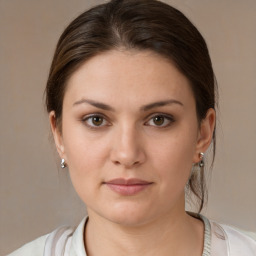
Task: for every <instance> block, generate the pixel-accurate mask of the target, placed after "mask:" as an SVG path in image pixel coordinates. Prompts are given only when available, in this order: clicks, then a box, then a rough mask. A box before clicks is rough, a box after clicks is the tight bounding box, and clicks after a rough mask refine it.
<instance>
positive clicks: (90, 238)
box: [85, 210, 204, 256]
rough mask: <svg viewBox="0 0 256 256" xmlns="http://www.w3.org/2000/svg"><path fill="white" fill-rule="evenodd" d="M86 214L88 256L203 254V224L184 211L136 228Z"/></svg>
mask: <svg viewBox="0 0 256 256" xmlns="http://www.w3.org/2000/svg"><path fill="white" fill-rule="evenodd" d="M88 213H89V220H88V223H87V226H86V235H85V244H86V250H87V255H88V256H98V255H105V256H110V255H111V256H115V255H118V256H120V255H133V256H141V255H148V256H155V255H162V256H165V255H166V256H167V255H168V256H170V255H175V256H179V255H191V256H192V255H196V256H199V255H202V251H203V230H204V228H203V223H202V222H201V221H199V220H197V219H195V218H193V217H191V216H189V215H187V214H186V212H185V211H184V210H183V211H182V212H180V213H179V214H177V213H174V212H173V213H169V214H166V215H165V216H161V218H158V219H156V220H154V221H151V222H149V223H146V224H143V225H140V226H136V227H131V226H122V225H120V224H116V223H113V222H111V221H108V220H106V219H105V218H102V217H100V216H99V215H96V214H92V213H91V214H90V212H89V211H88ZM191 252H193V253H191Z"/></svg>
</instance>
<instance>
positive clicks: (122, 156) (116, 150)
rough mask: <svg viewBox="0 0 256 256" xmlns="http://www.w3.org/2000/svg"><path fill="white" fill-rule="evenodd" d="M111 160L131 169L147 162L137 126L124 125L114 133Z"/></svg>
mask: <svg viewBox="0 0 256 256" xmlns="http://www.w3.org/2000/svg"><path fill="white" fill-rule="evenodd" d="M114 136H115V138H114V139H113V143H112V150H111V161H112V162H113V163H114V164H115V165H122V166H123V167H125V168H127V169H129V168H132V167H134V166H139V165H141V164H142V163H144V162H145V159H146V155H145V151H144V148H143V143H142V141H141V140H142V138H141V135H140V134H139V132H138V131H136V128H135V127H128V126H126V127H123V128H121V129H119V130H118V132H117V133H116V134H115V135H114Z"/></svg>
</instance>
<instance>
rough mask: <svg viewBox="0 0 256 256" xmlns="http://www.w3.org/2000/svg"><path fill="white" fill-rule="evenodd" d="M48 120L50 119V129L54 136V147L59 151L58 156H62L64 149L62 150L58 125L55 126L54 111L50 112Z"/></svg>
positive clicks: (63, 155)
mask: <svg viewBox="0 0 256 256" xmlns="http://www.w3.org/2000/svg"><path fill="white" fill-rule="evenodd" d="M49 121H50V125H51V131H52V135H53V138H54V142H55V146H56V149H57V151H58V153H59V156H60V158H64V157H65V150H64V145H63V140H62V135H61V132H60V130H59V127H58V126H57V122H56V117H55V112H54V111H51V112H50V114H49Z"/></svg>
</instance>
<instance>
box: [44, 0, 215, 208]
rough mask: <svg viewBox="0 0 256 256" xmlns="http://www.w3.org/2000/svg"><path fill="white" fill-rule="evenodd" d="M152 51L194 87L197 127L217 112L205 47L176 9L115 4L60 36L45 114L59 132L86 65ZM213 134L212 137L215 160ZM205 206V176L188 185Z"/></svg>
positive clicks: (145, 0) (140, 0) (147, 1)
mask: <svg viewBox="0 0 256 256" xmlns="http://www.w3.org/2000/svg"><path fill="white" fill-rule="evenodd" d="M120 48H124V49H127V50H129V49H135V50H139V51H143V50H151V51H153V52H156V53H158V54H160V55H161V56H163V57H164V58H167V59H169V60H171V61H172V63H174V65H176V67H177V68H178V69H179V70H180V72H182V73H183V74H184V75H185V76H186V77H187V78H188V80H189V81H190V84H191V88H192V90H193V93H194V97H195V101H196V111H197V117H198V121H199V123H200V122H201V121H202V120H203V119H204V118H205V116H206V113H207V110H208V109H209V108H213V109H215V104H216V103H215V101H216V99H215V98H216V97H215V94H216V91H217V85H216V82H215V77H214V73H213V69H212V64H211V60H210V56H209V53H208V49H207V45H206V43H205V41H204V39H203V37H202V35H201V34H200V33H199V31H198V30H197V29H196V27H195V26H194V25H193V24H192V23H191V22H190V21H189V20H188V19H187V18H186V17H185V16H184V15H183V14H182V13H181V12H180V11H178V10H177V9H175V8H173V7H171V6H169V5H167V4H165V3H163V2H160V1H156V0H112V1H110V2H108V3H104V4H101V5H98V6H96V7H93V8H91V9H90V10H88V11H86V12H84V13H82V14H81V15H79V16H78V17H77V18H76V19H75V20H74V21H72V22H71V24H70V25H69V26H68V27H67V28H66V29H65V31H64V32H63V34H62V35H61V37H60V39H59V41H58V44H57V47H56V51H55V54H54V58H53V61H52V65H51V69H50V73H49V78H48V82H47V86H46V107H47V111H48V112H50V111H52V110H54V111H55V117H56V122H57V124H58V126H59V128H60V130H61V117H62V104H63V98H64V94H65V88H66V84H67V81H68V79H69V77H70V76H71V75H72V74H73V73H74V71H75V70H77V69H78V68H79V67H80V66H81V65H82V64H83V63H84V62H85V61H87V60H89V59H90V58H92V57H93V56H96V55H98V54H100V53H102V52H105V51H108V50H112V49H120ZM214 155H215V130H214V134H213V159H214ZM188 186H189V188H190V189H191V191H192V192H193V193H194V194H195V195H196V197H197V198H198V199H199V201H200V203H199V212H200V211H201V209H202V208H203V206H204V203H205V199H206V195H207V193H206V191H205V190H206V188H205V178H204V170H202V168H201V171H200V175H199V176H198V175H196V176H195V175H194V172H192V175H191V178H190V180H189V182H188Z"/></svg>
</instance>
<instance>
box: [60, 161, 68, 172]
mask: <svg viewBox="0 0 256 256" xmlns="http://www.w3.org/2000/svg"><path fill="white" fill-rule="evenodd" d="M66 166H67V165H66V163H65V159H64V158H62V159H61V162H60V167H61V168H62V169H64V168H65V167H66Z"/></svg>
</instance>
